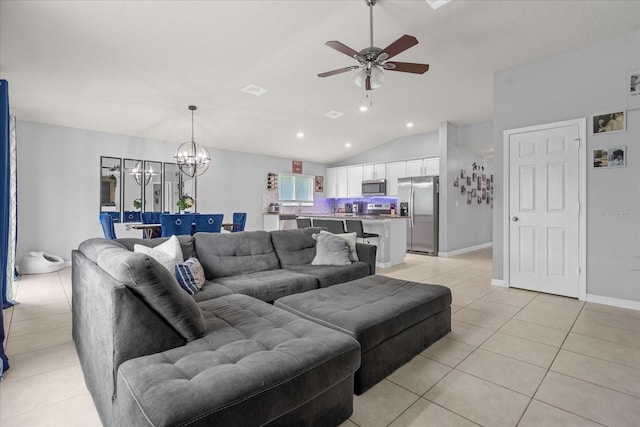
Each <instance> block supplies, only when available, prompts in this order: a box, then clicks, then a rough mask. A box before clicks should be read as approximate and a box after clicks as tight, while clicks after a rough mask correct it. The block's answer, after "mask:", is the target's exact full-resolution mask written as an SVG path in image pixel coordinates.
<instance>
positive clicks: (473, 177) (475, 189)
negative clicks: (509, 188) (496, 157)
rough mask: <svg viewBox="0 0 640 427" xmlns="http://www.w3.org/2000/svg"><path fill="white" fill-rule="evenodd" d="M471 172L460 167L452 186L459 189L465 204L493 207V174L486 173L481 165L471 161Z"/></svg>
mask: <svg viewBox="0 0 640 427" xmlns="http://www.w3.org/2000/svg"><path fill="white" fill-rule="evenodd" d="M470 170H471V173H470V174H469V173H467V170H466V169H460V176H457V177H455V178H454V179H453V186H454V187H455V188H459V189H460V193H459V194H460V195H461V196H462V197H466V199H467V204H468V205H472V204H478V205H483V204H484V205H488V206H490V207H491V209H493V174H487V173H486V172H485V170H484V166H483V165H479V164H478V163H476V162H473V164H472V165H471V168H470Z"/></svg>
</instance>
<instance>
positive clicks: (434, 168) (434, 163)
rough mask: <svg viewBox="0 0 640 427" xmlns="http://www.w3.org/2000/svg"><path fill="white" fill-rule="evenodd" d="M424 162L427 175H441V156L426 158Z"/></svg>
mask: <svg viewBox="0 0 640 427" xmlns="http://www.w3.org/2000/svg"><path fill="white" fill-rule="evenodd" d="M422 164H423V167H424V174H425V175H426V176H430V175H440V158H439V157H431V158H430V159H424V160H423V162H422Z"/></svg>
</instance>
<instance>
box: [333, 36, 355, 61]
mask: <svg viewBox="0 0 640 427" xmlns="http://www.w3.org/2000/svg"><path fill="white" fill-rule="evenodd" d="M325 44H326V45H327V46H329V47H330V48H333V49H335V50H337V51H338V52H342V53H344V54H345V55H347V56H350V57H351V58H357V57H358V56H359V54H358V52H357V51H355V50H353V49H351V48H350V47H349V46H346V45H344V44H342V43H340V42H339V41H337V40H331V41H328V42H326V43H325Z"/></svg>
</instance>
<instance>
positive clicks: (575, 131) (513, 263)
mask: <svg viewBox="0 0 640 427" xmlns="http://www.w3.org/2000/svg"><path fill="white" fill-rule="evenodd" d="M508 144H509V205H508V209H509V210H508V220H509V227H508V228H509V248H508V249H509V276H510V277H509V286H511V287H516V288H523V289H530V290H535V291H540V292H547V293H552V294H557V295H565V296H570V297H578V296H579V290H580V288H579V287H580V270H579V266H580V258H581V257H580V249H579V248H580V127H579V126H578V125H577V124H568V125H564V126H554V125H549V127H546V128H539V127H537V128H535V130H529V131H523V132H521V133H518V132H517V131H514V133H511V134H510V135H508Z"/></svg>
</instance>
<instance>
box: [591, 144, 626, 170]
mask: <svg viewBox="0 0 640 427" xmlns="http://www.w3.org/2000/svg"><path fill="white" fill-rule="evenodd" d="M626 151H627V147H614V148H599V149H596V150H593V167H594V168H598V169H609V168H623V167H625V166H626V165H627V160H626Z"/></svg>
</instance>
